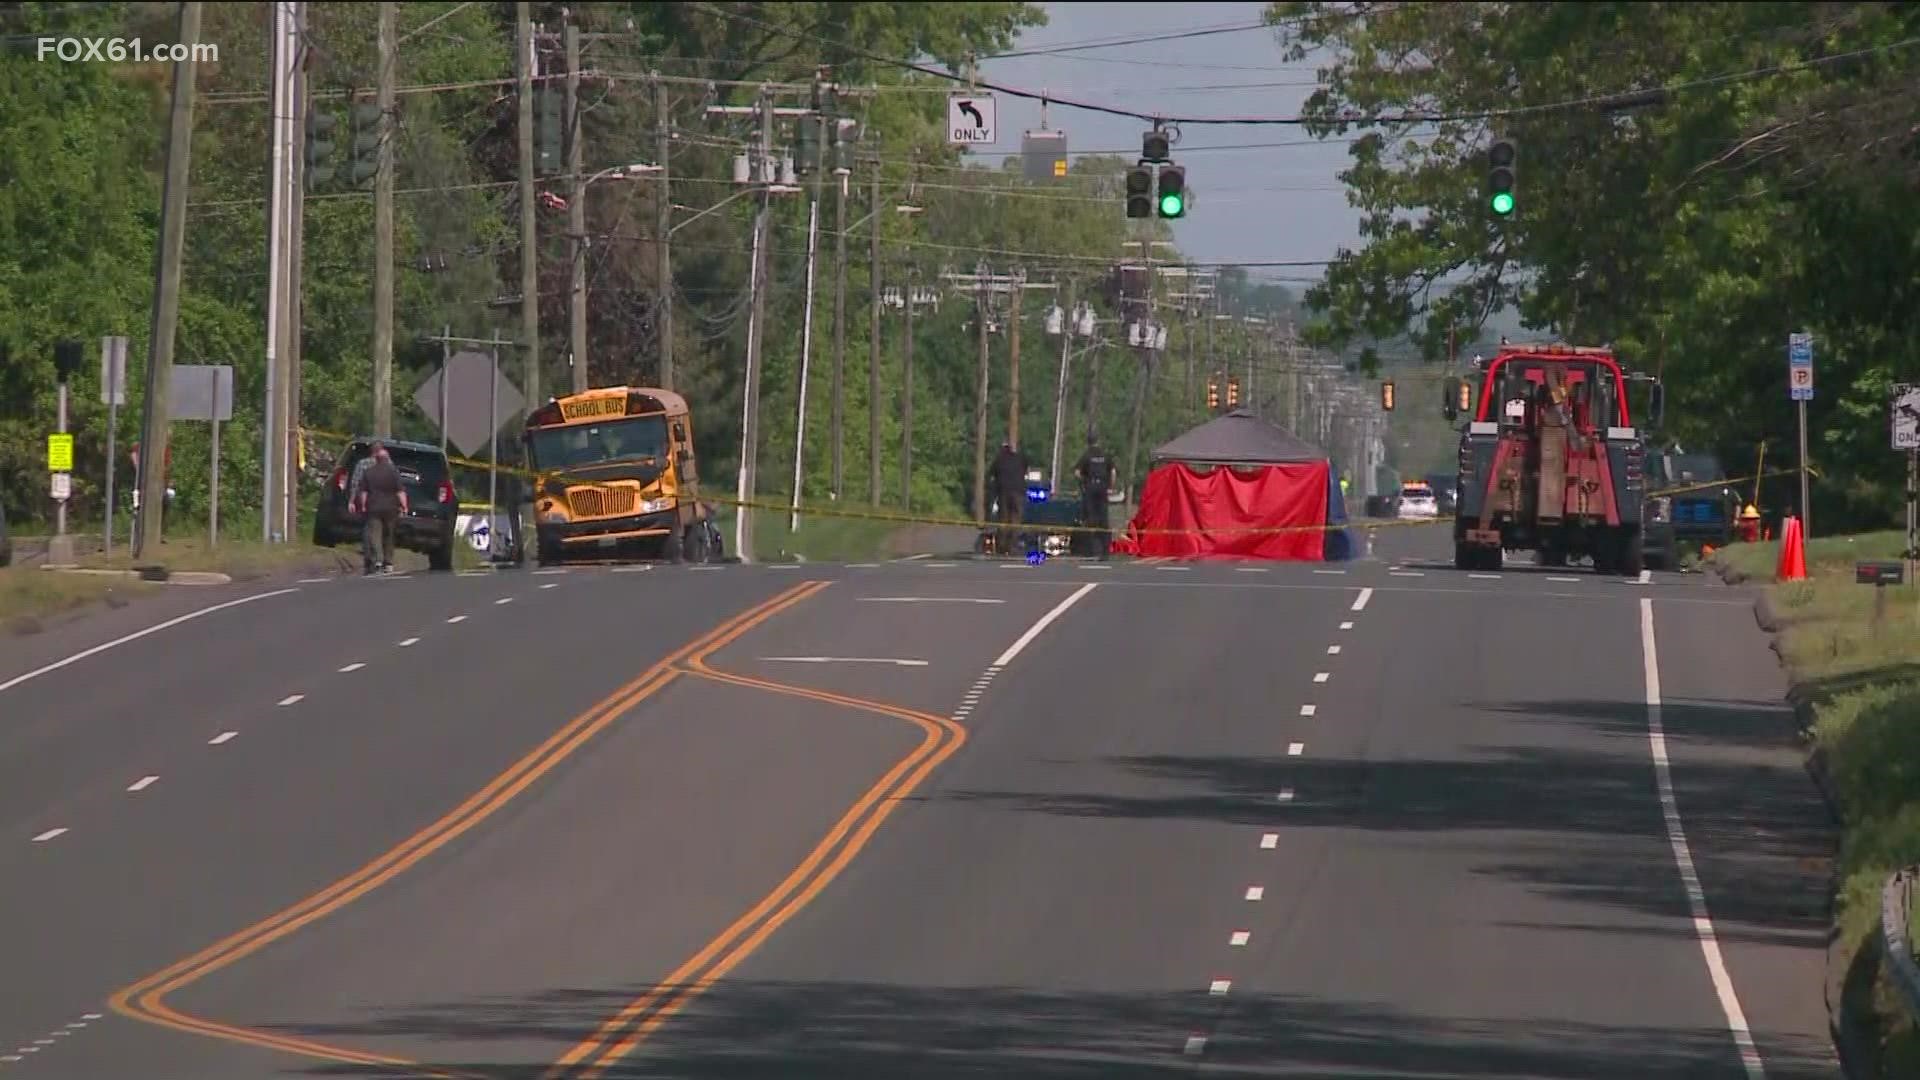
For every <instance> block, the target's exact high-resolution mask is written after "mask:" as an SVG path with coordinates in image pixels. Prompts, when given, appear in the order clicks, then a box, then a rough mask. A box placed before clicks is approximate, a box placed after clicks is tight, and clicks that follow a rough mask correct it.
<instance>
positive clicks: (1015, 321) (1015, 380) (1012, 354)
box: [1007, 282, 1024, 450]
mask: <svg viewBox="0 0 1920 1080" xmlns="http://www.w3.org/2000/svg"><path fill="white" fill-rule="evenodd" d="M1023 291H1024V290H1023V289H1022V288H1021V283H1019V282H1016V283H1015V284H1014V286H1013V303H1012V304H1011V305H1009V307H1010V311H1009V313H1008V315H1007V441H1008V442H1010V443H1012V444H1013V447H1014V449H1016V450H1017V449H1019V448H1020V294H1021V293H1022V292H1023Z"/></svg>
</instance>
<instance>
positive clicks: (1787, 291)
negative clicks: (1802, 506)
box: [1269, 3, 1920, 527]
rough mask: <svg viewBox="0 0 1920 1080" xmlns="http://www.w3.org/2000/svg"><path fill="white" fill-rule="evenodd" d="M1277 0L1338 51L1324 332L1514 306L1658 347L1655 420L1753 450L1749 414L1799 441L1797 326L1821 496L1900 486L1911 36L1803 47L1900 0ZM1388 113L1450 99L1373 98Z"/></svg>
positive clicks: (1572, 335)
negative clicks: (1502, 178)
mask: <svg viewBox="0 0 1920 1080" xmlns="http://www.w3.org/2000/svg"><path fill="white" fill-rule="evenodd" d="M1269 18H1270V21H1272V22H1273V23H1274V24H1275V25H1276V27H1277V28H1278V29H1279V32H1280V34H1281V36H1282V38H1283V40H1284V41H1286V42H1287V43H1288V46H1289V47H1290V49H1291V50H1292V51H1293V53H1294V55H1296V56H1298V55H1305V54H1306V53H1307V52H1308V51H1310V50H1324V51H1325V54H1326V55H1328V56H1329V57H1330V59H1329V62H1328V64H1327V66H1326V67H1325V68H1324V69H1323V75H1324V77H1325V78H1324V86H1323V88H1322V89H1320V90H1318V91H1316V93H1315V94H1314V96H1313V97H1312V98H1311V99H1310V101H1309V102H1308V105H1307V112H1308V113H1309V114H1310V116H1311V117H1312V118H1313V124H1312V126H1311V130H1312V131H1313V132H1314V133H1315V134H1316V135H1319V136H1322V137H1333V136H1341V137H1345V138H1347V139H1349V140H1350V141H1351V155H1352V165H1351V167H1350V168H1349V169H1348V170H1347V171H1346V172H1345V173H1344V174H1343V177H1344V179H1345V181H1346V182H1347V183H1348V185H1349V186H1350V188H1351V194H1350V198H1351V200H1352V202H1353V203H1354V205H1356V206H1357V207H1359V208H1360V209H1361V210H1362V211H1363V212H1364V214H1365V219H1364V222H1363V225H1362V235H1363V237H1364V240H1365V242H1364V245H1363V246H1362V247H1361V249H1360V250H1358V251H1351V252H1343V253H1342V256H1341V258H1340V259H1339V260H1338V262H1337V263H1336V264H1335V265H1334V266H1333V267H1331V268H1330V270H1329V272H1328V274H1327V277H1326V280H1325V281H1324V282H1322V283H1321V284H1319V285H1317V286H1315V287H1314V288H1313V289H1311V290H1310V291H1309V293H1308V296H1307V300H1308V302H1309V304H1310V305H1311V306H1312V307H1313V308H1314V309H1315V311H1316V313H1317V315H1318V325H1317V327H1316V331H1317V333H1318V335H1319V336H1320V339H1321V340H1324V341H1327V342H1329V343H1344V342H1348V341H1354V340H1364V339H1368V338H1381V339H1387V338H1393V337H1395V336H1397V335H1399V334H1402V333H1411V335H1412V339H1413V342H1414V343H1415V344H1416V345H1417V347H1418V349H1419V351H1420V353H1421V354H1422V355H1423V356H1424V357H1425V358H1426V359H1428V360H1430V361H1431V360H1435V359H1438V358H1439V357H1440V356H1441V355H1442V353H1443V351H1444V347H1445V341H1446V336H1447V331H1448V329H1449V328H1454V327H1458V328H1467V329H1469V330H1471V329H1477V328H1478V327H1480V326H1482V325H1484V324H1485V323H1486V321H1487V319H1488V318H1489V316H1490V315H1492V314H1493V313H1495V312H1497V311H1499V310H1500V309H1501V308H1503V307H1507V306H1512V307H1516V308H1517V309H1518V310H1519V312H1520V313H1521V315H1522V317H1523V318H1524V320H1525V322H1526V324H1527V325H1528V326H1529V327H1531V328H1534V329H1536V330H1540V331H1545V332H1547V333H1549V334H1551V335H1554V336H1557V337H1561V338H1565V339H1568V340H1573V341H1578V342H1581V343H1586V344H1597V343H1600V342H1613V343H1615V344H1616V345H1617V346H1618V347H1619V348H1620V349H1621V350H1622V351H1623V353H1624V354H1625V355H1626V357H1627V358H1628V360H1629V361H1630V362H1631V363H1633V364H1635V365H1636V366H1638V367H1640V368H1643V369H1658V370H1660V371H1662V373H1663V375H1664V377H1665V379H1666V380H1667V382H1668V383H1669V386H1670V391H1671V394H1670V399H1669V400H1670V406H1669V409H1668V416H1669V425H1670V427H1671V429H1672V434H1673V435H1674V436H1676V437H1677V438H1679V439H1680V440H1682V441H1683V442H1686V443H1689V444H1696V445H1700V446H1701V447H1702V448H1714V449H1718V450H1719V451H1720V452H1721V453H1722V454H1723V455H1724V456H1726V457H1727V458H1728V459H1729V460H1751V459H1752V456H1753V454H1754V451H1755V446H1756V444H1757V443H1758V442H1760V441H1761V440H1766V441H1768V442H1769V443H1770V445H1771V446H1772V448H1773V450H1774V453H1775V454H1779V453H1781V452H1782V451H1786V452H1789V453H1790V452H1791V447H1792V445H1793V441H1792V440H1793V431H1794V427H1793V424H1794V420H1793V411H1792V408H1791V405H1790V403H1789V402H1788V400H1787V395H1786V392H1785V372H1784V371H1783V370H1781V369H1782V368H1784V367H1785V363H1784V361H1785V357H1784V355H1783V354H1784V351H1785V345H1786V342H1785V338H1786V335H1787V334H1788V332H1790V331H1793V330H1799V329H1807V330H1811V331H1812V332H1813V333H1814V334H1815V337H1816V343H1817V344H1816V349H1817V354H1818V355H1817V357H1816V361H1817V364H1818V371H1819V375H1818V387H1819V390H1818V393H1819V396H1818V397H1817V398H1816V399H1815V401H1814V402H1813V404H1812V407H1811V409H1810V412H1811V418H1812V421H1811V422H1812V425H1813V430H1814V432H1815V433H1816V434H1815V439H1816V444H1815V446H1814V451H1813V452H1814V457H1815V459H1816V461H1817V463H1818V464H1819V465H1820V466H1821V467H1822V468H1823V470H1824V471H1825V472H1826V475H1827V476H1828V477H1829V478H1830V479H1829V480H1828V481H1827V482H1824V483H1822V484H1821V485H1819V487H1818V488H1817V499H1816V503H1817V505H1816V510H1815V520H1816V521H1820V520H1826V521H1828V522H1829V523H1830V527H1845V526H1849V525H1851V524H1853V523H1855V522H1859V523H1870V522H1884V521H1886V520H1887V519H1888V517H1889V516H1890V515H1891V514H1892V513H1893V512H1894V510H1895V508H1896V507H1897V506H1898V497H1897V495H1896V493H1895V492H1896V488H1897V482H1898V477H1897V472H1898V462H1897V460H1896V459H1895V458H1894V457H1893V455H1891V454H1889V453H1888V452H1887V450H1886V449H1885V443H1886V435H1885V430H1886V391H1887V387H1888V384H1889V383H1890V382H1891V381H1892V379H1893V375H1894V373H1896V372H1906V373H1909V374H1910V373H1912V372H1913V371H1915V370H1920V341H1916V339H1915V338H1914V337H1913V335H1912V334H1911V333H1909V332H1907V331H1906V327H1905V324H1906V322H1907V315H1906V313H1907V312H1908V311H1910V310H1911V309H1912V306H1913V304H1914V302H1915V300H1916V297H1915V296H1914V290H1915V288H1916V284H1915V283H1916V281H1920V276H1916V274H1915V272H1914V271H1915V255H1916V250H1915V237H1914V233H1913V230H1912V229H1911V228H1910V227H1908V226H1907V225H1906V223H1907V222H1909V221H1911V220H1912V218H1913V216H1914V213H1915V211H1916V210H1917V209H1920V206H1916V195H1915V188H1914V185H1913V184H1912V183H1911V181H1912V179H1913V177H1914V173H1915V168H1914V164H1913V160H1912V157H1911V151H1912V147H1913V141H1912V131H1913V130H1914V126H1913V125H1914V121H1915V119H1916V115H1915V105H1914V101H1915V95H1914V93H1913V90H1914V84H1915V82H1916V75H1920V66H1916V65H1920V60H1916V57H1915V55H1914V53H1913V50H1911V49H1888V50H1886V51H1882V52H1878V53H1874V54H1871V55H1869V56H1866V57H1864V58H1861V59H1857V60H1852V61H1849V62H1846V63H1824V62H1822V63H1820V64H1818V66H1812V67H1809V66H1806V65H1807V64H1808V63H1809V62H1811V61H1816V60H1820V58H1823V57H1830V56H1834V55H1836V54H1840V53H1847V52H1853V51H1858V50H1869V49H1873V48H1874V47H1876V46H1886V45H1890V44H1892V43H1894V42H1896V41H1901V40H1904V39H1906V38H1909V37H1911V36H1912V30H1913V29H1914V27H1915V26H1916V25H1920V17H1917V16H1916V13H1915V12H1914V11H1913V9H1911V8H1907V7H1901V6H1898V5H1887V4H1877V3H1841V4H1813V3H1777V4H1734V3H1695V4H1665V3H1662V4H1625V3H1592V4H1569V3H1548V4H1523V5H1512V4H1486V3H1466V4H1404V5H1387V6H1376V7H1370V8H1368V9H1367V11H1366V12H1365V14H1364V15H1360V16H1355V15H1353V14H1352V13H1351V12H1349V11H1348V10H1347V8H1346V6H1345V5H1332V4H1318V3H1280V4H1274V5H1272V6H1271V8H1270V10H1269ZM1782 69H1786V70H1782ZM1755 72H1757V73H1759V74H1752V75H1749V74H1741V73H1755ZM1729 76H1732V77H1729ZM1403 111H1411V112H1416V113H1427V114H1433V115H1439V116H1442V117H1445V119H1442V120H1439V121H1437V122H1431V123H1415V122H1402V121H1400V120H1398V119H1392V120H1374V119H1369V118H1370V117H1375V116H1387V117H1397V115H1398V114H1400V113H1402V112H1403ZM1495 134H1499V135H1503V136H1506V137H1509V138H1512V139H1513V140H1514V141H1515V142H1516V143H1517V144H1518V147H1519V163H1518V170H1517V172H1518V183H1517V186H1516V194H1517V195H1518V209H1517V211H1516V212H1515V213H1514V214H1512V215H1511V216H1510V217H1506V218H1500V217H1498V216H1496V215H1494V214H1493V213H1492V212H1491V210H1490V208H1489V204H1488V198H1487V194H1488V193H1487V189H1486V176H1487V168H1486V160H1485V150H1486V147H1487V145H1488V144H1489V142H1490V141H1491V138H1492V136H1493V135H1495ZM1758 388H1765V393H1756V392H1755V391H1756V389H1758ZM1769 460H1773V458H1771V457H1770V459H1769ZM1786 497H1787V496H1786V488H1785V486H1784V485H1783V487H1782V489H1781V490H1780V491H1779V492H1778V493H1775V494H1772V495H1770V496H1769V501H1771V502H1772V503H1773V504H1774V505H1779V504H1781V503H1782V502H1785V501H1786Z"/></svg>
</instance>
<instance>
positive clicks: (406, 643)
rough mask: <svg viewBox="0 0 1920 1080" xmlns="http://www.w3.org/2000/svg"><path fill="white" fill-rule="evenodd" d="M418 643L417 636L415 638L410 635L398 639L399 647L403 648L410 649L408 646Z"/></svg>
mask: <svg viewBox="0 0 1920 1080" xmlns="http://www.w3.org/2000/svg"><path fill="white" fill-rule="evenodd" d="M418 644H420V639H419V638H417V637H410V638H401V639H400V647H401V648H403V649H410V648H412V647H413V646H415V645H418Z"/></svg>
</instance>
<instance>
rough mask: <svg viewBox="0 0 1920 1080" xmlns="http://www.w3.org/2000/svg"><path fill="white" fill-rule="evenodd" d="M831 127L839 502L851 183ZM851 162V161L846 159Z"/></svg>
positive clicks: (833, 421)
mask: <svg viewBox="0 0 1920 1080" xmlns="http://www.w3.org/2000/svg"><path fill="white" fill-rule="evenodd" d="M827 119H828V122H829V123H831V124H834V125H835V127H834V128H833V131H834V141H833V147H834V154H835V162H834V164H835V168H834V170H833V182H834V188H833V404H832V406H831V411H832V414H833V415H832V417H831V418H830V419H829V421H828V426H829V427H831V428H832V429H833V447H832V451H831V452H832V457H833V461H832V468H831V470H830V473H831V476H832V480H831V481H830V486H829V488H828V494H829V497H830V498H832V499H833V501H834V502H839V501H840V490H841V488H842V486H843V485H844V484H845V483H846V479H847V477H846V466H845V464H844V463H843V458H844V456H845V454H846V442H847V433H846V429H845V427H844V425H845V423H846V414H847V400H846V395H847V389H846V387H847V384H846V371H847V185H848V184H850V183H851V182H852V180H853V177H852V173H851V170H850V169H848V168H841V167H839V166H840V160H841V159H840V158H839V155H840V139H839V131H840V129H839V127H838V125H839V120H838V118H837V117H828V118H827ZM846 160H848V161H849V163H850V162H851V158H850V157H849V158H848V159H846Z"/></svg>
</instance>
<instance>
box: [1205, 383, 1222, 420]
mask: <svg viewBox="0 0 1920 1080" xmlns="http://www.w3.org/2000/svg"><path fill="white" fill-rule="evenodd" d="M1207 411H1208V412H1210V413H1213V412H1219V411H1220V380H1219V378H1218V377H1209V378H1208V379H1207Z"/></svg>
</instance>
